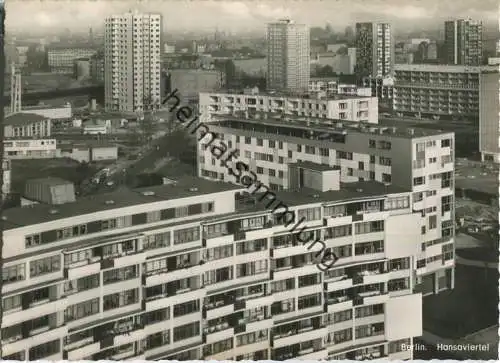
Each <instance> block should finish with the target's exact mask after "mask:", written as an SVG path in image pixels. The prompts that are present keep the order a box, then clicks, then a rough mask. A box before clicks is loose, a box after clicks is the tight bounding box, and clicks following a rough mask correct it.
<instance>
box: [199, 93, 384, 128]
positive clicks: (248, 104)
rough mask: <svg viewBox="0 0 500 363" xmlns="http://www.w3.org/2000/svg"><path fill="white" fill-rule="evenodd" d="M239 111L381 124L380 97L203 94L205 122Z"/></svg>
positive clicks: (202, 104) (202, 116) (203, 116)
mask: <svg viewBox="0 0 500 363" xmlns="http://www.w3.org/2000/svg"><path fill="white" fill-rule="evenodd" d="M308 86H309V85H308ZM324 93H325V94H327V93H326V92H324ZM238 111H243V112H245V111H246V112H248V113H249V114H252V113H260V112H264V113H267V112H274V113H280V114H283V115H295V116H317V117H320V118H322V119H321V121H318V122H320V123H321V124H331V123H332V122H333V121H332V119H339V120H348V121H358V122H367V123H375V124H376V123H378V100H377V98H375V97H369V96H352V95H339V94H337V95H329V96H321V95H319V94H318V95H317V96H316V97H315V96H309V95H307V96H290V95H284V94H279V93H267V92H264V93H260V92H258V90H251V91H250V92H246V93H244V94H237V93H216V92H213V93H200V112H201V118H200V119H201V120H202V121H208V120H209V119H210V117H212V116H215V115H231V114H233V113H235V112H238Z"/></svg>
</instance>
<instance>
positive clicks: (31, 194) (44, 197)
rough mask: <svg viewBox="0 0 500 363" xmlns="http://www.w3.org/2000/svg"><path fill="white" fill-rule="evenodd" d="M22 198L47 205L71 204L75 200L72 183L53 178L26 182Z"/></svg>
mask: <svg viewBox="0 0 500 363" xmlns="http://www.w3.org/2000/svg"><path fill="white" fill-rule="evenodd" d="M23 197H24V198H25V199H27V200H29V201H32V202H35V203H44V204H49V205H59V204H65V203H72V202H74V201H75V200H76V199H75V187H74V185H73V183H71V182H69V181H67V180H64V179H60V178H54V177H48V178H39V179H31V180H28V181H27V182H26V185H25V187H24V195H23Z"/></svg>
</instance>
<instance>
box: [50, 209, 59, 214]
mask: <svg viewBox="0 0 500 363" xmlns="http://www.w3.org/2000/svg"><path fill="white" fill-rule="evenodd" d="M57 213H59V211H58V210H57V209H51V210H49V214H57Z"/></svg>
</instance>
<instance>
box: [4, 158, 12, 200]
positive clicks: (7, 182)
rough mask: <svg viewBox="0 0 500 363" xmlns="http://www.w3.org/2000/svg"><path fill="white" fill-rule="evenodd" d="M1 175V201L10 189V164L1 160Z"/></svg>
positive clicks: (8, 161)
mask: <svg viewBox="0 0 500 363" xmlns="http://www.w3.org/2000/svg"><path fill="white" fill-rule="evenodd" d="M2 175H3V178H2V179H3V183H2V199H3V198H5V197H6V196H7V195H8V194H9V193H10V189H11V179H12V174H11V164H10V160H6V159H4V160H2Z"/></svg>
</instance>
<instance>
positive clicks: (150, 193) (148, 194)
mask: <svg viewBox="0 0 500 363" xmlns="http://www.w3.org/2000/svg"><path fill="white" fill-rule="evenodd" d="M142 195H144V196H146V197H151V196H153V195H155V192H152V191H150V190H147V191H145V192H142Z"/></svg>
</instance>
